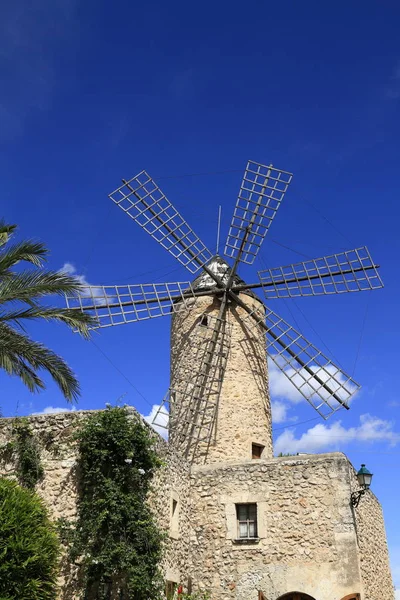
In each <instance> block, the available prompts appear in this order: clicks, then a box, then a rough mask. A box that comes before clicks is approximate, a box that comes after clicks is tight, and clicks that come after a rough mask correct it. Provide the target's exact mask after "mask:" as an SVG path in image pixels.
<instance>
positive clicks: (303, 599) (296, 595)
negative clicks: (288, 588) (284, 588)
mask: <svg viewBox="0 0 400 600" xmlns="http://www.w3.org/2000/svg"><path fill="white" fill-rule="evenodd" d="M278 600H315V598H312V597H311V596H309V595H308V594H302V593H301V592H290V593H289V594H284V595H283V596H280V597H279V598H278Z"/></svg>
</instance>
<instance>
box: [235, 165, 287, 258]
mask: <svg viewBox="0 0 400 600" xmlns="http://www.w3.org/2000/svg"><path fill="white" fill-rule="evenodd" d="M292 177H293V174H292V173H289V172H287V171H282V170H280V169H275V168H274V167H273V166H272V165H270V166H266V165H261V164H259V163H256V162H253V161H249V162H248V163H247V167H246V170H245V173H244V177H243V181H242V185H241V186H240V191H239V196H238V199H237V201H236V206H235V210H234V213H233V218H232V222H231V226H230V228H229V233H228V237H227V240H226V245H225V249H224V253H225V256H229V257H230V258H233V259H236V258H237V256H238V255H239V252H240V250H241V248H242V253H241V256H240V262H243V263H247V264H249V265H252V264H253V262H254V260H255V258H256V256H257V254H258V252H259V250H260V247H261V244H262V243H263V241H264V238H265V236H266V234H267V232H268V229H269V228H270V225H271V223H272V221H273V219H274V217H275V215H276V212H277V210H278V208H279V206H280V204H281V202H282V200H283V198H284V196H285V193H286V191H287V189H288V187H289V184H290V182H291V181H292ZM245 237H246V240H245V242H244V245H243V247H242V244H243V241H244V238H245Z"/></svg>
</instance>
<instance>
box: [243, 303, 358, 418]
mask: <svg viewBox="0 0 400 600" xmlns="http://www.w3.org/2000/svg"><path fill="white" fill-rule="evenodd" d="M246 324H248V325H249V326H250V327H251V326H252V327H254V326H257V325H258V326H262V327H263V329H264V330H265V337H266V344H267V352H268V354H269V356H270V357H271V358H272V360H273V361H274V362H275V364H276V365H277V366H278V367H279V368H280V369H281V371H282V373H283V374H284V375H285V376H286V377H287V378H288V379H289V380H290V381H291V382H292V384H293V385H294V386H295V388H296V389H297V390H298V391H299V392H300V394H301V395H302V396H304V398H305V399H306V400H307V402H309V403H310V404H311V406H312V407H313V408H314V409H315V410H316V411H317V412H318V413H319V414H320V415H321V417H323V418H324V419H327V418H329V417H330V416H331V415H332V414H333V413H334V412H336V411H337V410H338V409H340V408H342V407H343V408H349V401H350V399H351V398H352V396H354V395H355V394H356V393H357V392H358V390H359V389H360V385H359V384H358V383H356V382H355V381H354V380H353V379H352V377H350V376H349V375H347V374H346V373H345V372H344V371H343V370H342V369H341V368H340V367H338V366H337V365H335V364H334V363H333V362H332V361H331V360H330V359H329V358H328V357H327V356H325V355H324V354H323V353H322V352H321V350H318V348H316V346H314V345H313V344H312V343H311V342H309V341H308V340H306V339H305V337H303V336H302V335H301V333H299V332H298V331H296V330H295V329H294V328H293V327H292V326H291V325H289V323H287V322H286V321H284V319H282V318H281V317H279V316H278V315H277V314H276V313H274V312H273V311H272V310H270V309H269V308H265V314H263V313H262V312H261V311H259V312H252V313H251V314H250V315H249V317H248V318H247V319H246Z"/></svg>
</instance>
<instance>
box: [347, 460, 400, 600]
mask: <svg viewBox="0 0 400 600" xmlns="http://www.w3.org/2000/svg"><path fill="white" fill-rule="evenodd" d="M351 474H352V486H353V490H357V489H358V488H359V486H358V483H357V480H356V477H355V471H354V469H353V468H352V467H351ZM354 516H355V521H356V528H357V538H358V544H359V552H360V568H361V578H362V582H363V586H364V596H363V600H376V599H378V598H379V599H381V598H382V599H383V598H384V599H385V600H386V599H387V600H394V587H393V581H392V575H391V571H390V562H389V551H388V546H387V541H386V531H385V522H384V519H383V512H382V507H381V505H380V504H379V501H378V499H377V498H376V496H375V495H374V494H373V493H372V492H371V490H368V491H367V492H366V493H365V494H364V495H363V496H362V498H361V500H360V503H359V505H358V507H357V508H355V509H354Z"/></svg>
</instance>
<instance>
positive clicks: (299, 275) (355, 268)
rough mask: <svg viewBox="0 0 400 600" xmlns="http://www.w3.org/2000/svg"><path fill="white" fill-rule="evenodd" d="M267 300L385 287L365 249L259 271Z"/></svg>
mask: <svg viewBox="0 0 400 600" xmlns="http://www.w3.org/2000/svg"><path fill="white" fill-rule="evenodd" d="M258 275H259V278H260V282H261V283H262V285H263V290H264V294H265V296H266V298H267V299H268V298H294V297H298V296H319V295H321V294H341V293H344V292H361V291H366V290H374V289H378V288H382V287H383V283H382V280H381V278H380V276H379V273H378V270H377V268H376V266H375V265H374V262H373V260H372V258H371V255H370V253H369V251H368V248H367V247H366V246H363V247H362V248H356V249H355V250H347V251H345V252H341V253H339V254H332V255H330V256H324V257H322V258H315V259H313V260H308V261H305V262H300V263H296V264H293V265H288V266H286V267H276V268H273V269H265V270H263V271H259V272H258Z"/></svg>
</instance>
